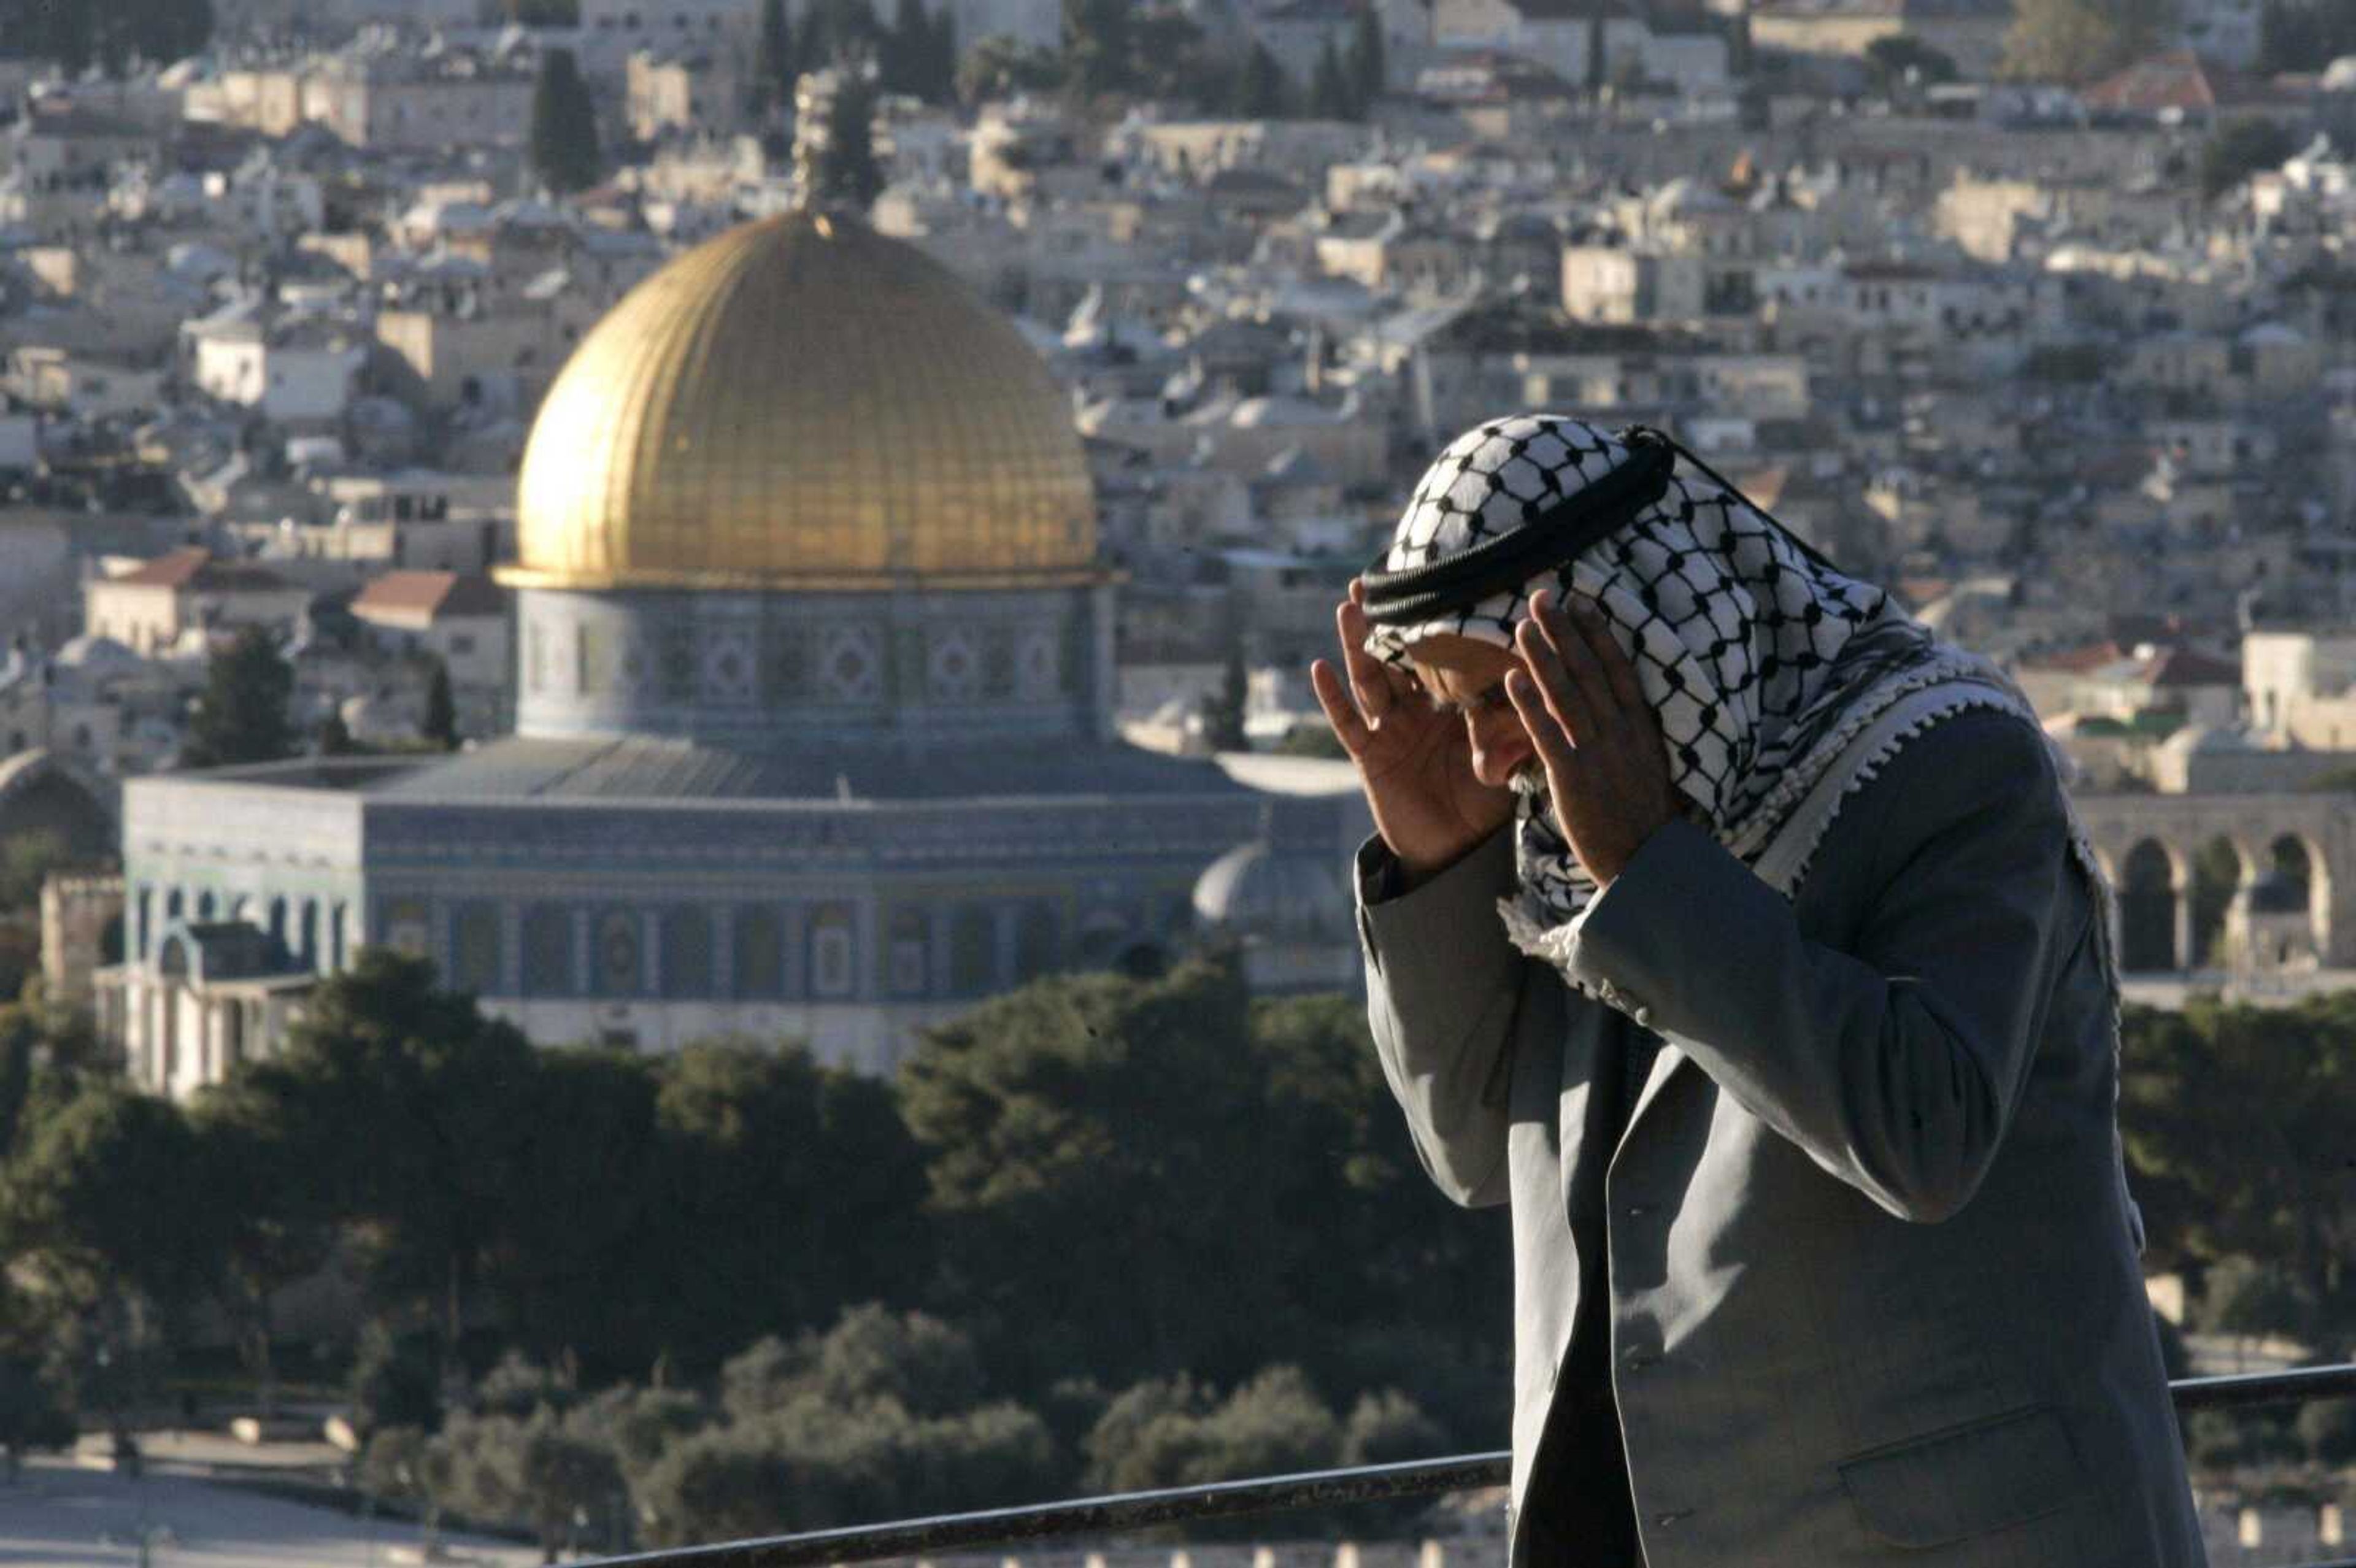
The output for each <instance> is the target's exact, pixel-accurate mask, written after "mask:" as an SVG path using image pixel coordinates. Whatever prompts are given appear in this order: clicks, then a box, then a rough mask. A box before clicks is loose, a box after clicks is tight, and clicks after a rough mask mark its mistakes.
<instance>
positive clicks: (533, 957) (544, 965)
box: [523, 904, 581, 997]
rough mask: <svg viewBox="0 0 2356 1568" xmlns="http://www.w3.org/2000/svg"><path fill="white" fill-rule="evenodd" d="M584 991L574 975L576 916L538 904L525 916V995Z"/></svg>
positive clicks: (553, 994) (533, 995)
mask: <svg viewBox="0 0 2356 1568" xmlns="http://www.w3.org/2000/svg"><path fill="white" fill-rule="evenodd" d="M580 988H581V982H580V980H579V978H578V976H575V975H574V974H573V913H572V912H571V911H570V910H564V909H559V908H557V907H556V906H554V905H552V904H535V905H533V906H532V907H531V908H530V909H528V910H526V911H525V912H524V916H523V994H524V995H525V996H527V997H569V996H572V995H573V994H574V993H575V992H576V991H578V990H579V989H580Z"/></svg>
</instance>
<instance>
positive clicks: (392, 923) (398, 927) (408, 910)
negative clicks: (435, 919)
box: [379, 899, 426, 958]
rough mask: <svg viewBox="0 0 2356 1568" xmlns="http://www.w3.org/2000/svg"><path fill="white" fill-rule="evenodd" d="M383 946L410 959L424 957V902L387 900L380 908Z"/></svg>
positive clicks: (419, 900) (421, 900)
mask: <svg viewBox="0 0 2356 1568" xmlns="http://www.w3.org/2000/svg"><path fill="white" fill-rule="evenodd" d="M379 907H380V910H381V912H382V919H383V922H384V926H383V932H382V937H383V941H384V944H385V945H386V946H388V947H391V948H395V949H398V950H399V951H401V952H402V953H406V954H408V955H410V956H411V957H412V958H423V957H424V956H425V944H426V934H425V920H426V914H425V901H424V900H423V899H387V900H386V901H384V902H383V903H382V904H381V905H380V906H379Z"/></svg>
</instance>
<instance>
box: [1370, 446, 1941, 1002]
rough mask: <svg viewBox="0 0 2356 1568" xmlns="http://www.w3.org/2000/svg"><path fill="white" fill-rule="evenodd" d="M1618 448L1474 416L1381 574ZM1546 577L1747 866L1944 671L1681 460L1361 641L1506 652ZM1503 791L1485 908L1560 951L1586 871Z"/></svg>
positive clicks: (1601, 461) (1498, 519) (1586, 895)
mask: <svg viewBox="0 0 2356 1568" xmlns="http://www.w3.org/2000/svg"><path fill="white" fill-rule="evenodd" d="M1628 456H1629V449H1628V447H1627V446H1626V445H1625V444H1624V443H1622V442H1621V441H1620V440H1618V439H1616V438H1615V437H1613V436H1612V435H1611V434H1609V433H1607V432H1604V431H1602V430H1601V429H1599V428H1598V427H1596V426H1594V425H1591V424H1589V423H1588V422H1586V421H1582V420H1578V419H1573V418H1569V417H1567V416H1563V415H1558V414H1544V413H1528V414H1517V415H1515V416H1512V417H1510V418H1505V419H1498V420H1492V421H1488V422H1487V423H1484V424H1482V425H1479V426H1477V427H1475V428H1474V429H1472V430H1470V431H1467V432H1464V434H1462V436H1460V437H1458V438H1457V439H1456V441H1454V442H1453V443H1451V444H1450V445H1449V447H1448V448H1447V450H1446V451H1444V452H1442V453H1440V456H1439V457H1438V459H1436V460H1435V461H1434V462H1433V463H1432V464H1431V466H1430V469H1429V470H1427V471H1426V473H1425V475H1424V476H1423V480H1422V482H1421V483H1420V484H1419V485H1417V487H1416V492H1415V496H1414V498H1413V499H1412V500H1411V501H1410V502H1409V503H1408V507H1407V511H1406V513H1405V515H1404V516H1403V517H1401V518H1400V519H1399V523H1398V528H1397V530H1396V533H1395V535H1394V537H1393V540H1392V543H1391V548H1390V550H1389V553H1388V554H1387V556H1386V557H1385V558H1384V562H1383V565H1384V568H1385V570H1387V571H1401V570H1404V569H1406V568H1408V567H1415V566H1423V565H1428V564H1430V563H1431V562H1433V561H1437V560H1444V559H1447V558H1449V557H1451V556H1454V555H1456V554H1459V553H1461V552H1462V551H1464V550H1467V549H1472V547H1474V546H1476V545H1479V544H1483V543H1485V542H1487V541H1488V540H1490V539H1494V538H1495V537H1496V536H1497V535H1499V534H1501V533H1505V532H1510V531H1512V530H1513V529H1515V528H1520V527H1522V526H1523V525H1524V523H1526V521H1528V520H1530V519H1532V518H1534V517H1537V516H1538V515H1539V513H1540V512H1541V511H1542V510H1544V509H1546V508H1547V507H1551V506H1553V505H1555V504H1556V503H1557V502H1558V501H1559V500H1561V499H1562V498H1563V497H1566V496H1571V495H1574V494H1576V493H1577V492H1578V491H1579V490H1580V488H1581V487H1582V486H1583V485H1587V484H1589V483H1591V482H1592V481H1593V480H1594V479H1595V478H1596V477H1598V476H1599V475H1602V474H1605V473H1608V472H1609V471H1611V470H1612V468H1613V467H1615V466H1617V465H1618V464H1621V463H1622V462H1624V461H1626V460H1627V458H1628ZM1549 586H1551V587H1555V588H1557V589H1558V591H1562V592H1575V593H1579V594H1583V595H1586V596H1588V597H1590V598H1591V599H1593V600H1594V601H1595V602H1596V603H1597V604H1598V606H1599V608H1600V609H1601V613H1602V614H1603V617H1604V620H1605V622H1606V623H1607V624H1609V625H1610V626H1611V628H1612V634H1613V635H1614V637H1615V638H1616V640H1617V641H1618V642H1619V643H1620V645H1621V646H1622V648H1623V649H1625V650H1626V651H1627V653H1628V654H1629V656H1630V657H1631V659H1632V661H1633V664H1634V665H1635V668H1636V674H1637V677H1638V680H1639V682H1640V683H1641V684H1642V686H1643V688H1644V696H1645V699H1647V701H1649V702H1650V704H1651V705H1652V707H1653V709H1654V711H1655V715H1656V716H1657V717H1658V719H1659V720H1660V725H1661V732H1662V737H1663V740H1664V741H1665V744H1666V746H1667V750H1668V758H1669V768H1670V773H1671V777H1672V779H1673V781H1674V782H1675V783H1676V786H1677V789H1678V791H1679V792H1680V793H1681V794H1682V795H1683V796H1684V797H1685V799H1686V800H1687V802H1689V803H1690V804H1691V806H1692V807H1693V809H1694V810H1695V811H1696V812H1697V814H1698V816H1699V818H1700V820H1702V821H1704V822H1705V823H1707V824H1708V827H1709V828H1710V830H1711V831H1712V832H1713V833H1715V834H1716V836H1717V837H1718V838H1719V841H1720V842H1721V843H1723V844H1725V845H1726V846H1727V848H1729V849H1730V850H1731V851H1732V852H1734V853H1735V854H1736V855H1738V856H1740V857H1741V858H1742V859H1744V860H1745V861H1746V863H1748V862H1752V861H1755V859H1756V858H1757V856H1758V855H1759V853H1760V852H1761V850H1762V849H1763V848H1765V846H1766V845H1767V844H1768V842H1769V841H1770V840H1771V839H1772V837H1774V834H1775V831H1776V829H1777V828H1778V827H1779V826H1781V824H1782V823H1783V820H1784V818H1785V817H1786V816H1788V815H1789V814H1790V812H1791V810H1792V808H1793V807H1794V805H1796V804H1797V803H1798V802H1799V801H1800V799H1801V798H1802V797H1803V796H1804V795H1806V793H1807V791H1808V789H1809V787H1810V786H1811V785H1812V784H1813V783H1814V782H1815V779H1816V777H1817V776H1818V775H1819V774H1820V773H1822V772H1823V771H1824V770H1825V768H1826V767H1827V766H1828V765H1829V764H1830V763H1831V762H1832V760H1833V759H1834V758H1835V757H1836V756H1837V755H1838V753H1839V751H1840V746H1841V743H1842V742H1843V741H1846V740H1847V738H1848V737H1850V736H1851V735H1853V734H1854V733H1856V731H1858V728H1859V727H1860V726H1861V725H1862V724H1863V723H1864V722H1865V721H1867V720H1869V719H1870V718H1871V717H1872V716H1873V714H1874V713H1875V712H1878V711H1879V709H1880V708H1881V707H1883V706H1886V705H1887V703H1888V702H1889V701H1890V700H1894V699H1896V698H1897V697H1898V696H1900V695H1901V694H1902V693H1903V692H1904V691H1906V690H1911V689H1915V688H1919V687H1921V686H1922V685H1926V684H1928V683H1930V682H1931V681H1933V680H1936V679H1942V678H1947V677H1951V676H1952V675H1954V673H1956V668H1957V667H1956V665H1955V662H1954V660H1952V659H1950V658H1948V657H1946V656H1947V655H1949V654H1952V653H1953V652H1954V650H1951V649H1945V648H1943V647H1942V645H1939V644H1938V643H1937V642H1936V641H1935V640H1934V638H1933V635H1932V634H1931V632H1930V630H1929V629H1928V628H1927V627H1925V626H1924V625H1922V623H1921V622H1919V621H1916V620H1915V619H1914V618H1913V617H1912V616H1910V615H1908V614H1907V613H1905V612H1904V611H1903V610H1902V609H1901V608H1900V607H1899V605H1898V604H1897V603H1896V602H1895V601H1893V600H1892V599H1890V596H1889V594H1887V593H1886V592H1883V591H1882V590H1881V589H1879V588H1877V587H1874V586H1872V585H1870V584H1869V583H1865V582H1860V581H1857V580H1856V579H1854V578H1850V577H1847V576H1845V575H1843V574H1842V573H1840V572H1839V571H1837V570H1835V569H1833V568H1832V567H1831V566H1829V565H1827V564H1826V563H1825V562H1824V561H1823V560H1821V559H1820V558H1815V557H1812V556H1811V555H1810V554H1809V553H1808V552H1806V551H1805V550H1804V549H1801V548H1800V547H1799V546H1798V545H1796V544H1795V543H1794V541H1793V539H1791V537H1790V536H1789V535H1787V534H1785V533H1784V532H1783V530H1782V528H1779V527H1778V526H1777V525H1776V524H1775V523H1774V522H1773V521H1772V520H1771V519H1769V518H1768V517H1765V516H1763V515H1762V514H1761V513H1760V512H1759V511H1758V510H1757V509H1755V508H1754V507H1751V505H1750V504H1749V503H1748V502H1747V501H1745V500H1744V499H1743V498H1742V497H1741V496H1739V495H1737V494H1735V493H1734V492H1732V491H1730V490H1728V489H1727V488H1725V487H1723V486H1721V485H1718V484H1716V483H1714V482H1711V481H1707V480H1702V479H1698V478H1696V477H1691V476H1688V475H1685V474H1684V473H1682V472H1680V473H1676V474H1674V475H1672V477H1671V478H1670V481H1669V485H1668V488H1667V490H1666V492H1665V494H1664V495H1663V496H1661V498H1660V500H1659V501H1658V502H1656V503H1655V504H1654V505H1653V506H1651V507H1647V508H1646V509H1644V511H1642V512H1640V513H1639V514H1638V515H1637V516H1636V517H1634V518H1633V520H1632V521H1631V522H1630V523H1629V524H1628V525H1627V526H1625V527H1623V528H1618V529H1615V530H1614V531H1613V532H1612V534H1610V535H1609V536H1607V537H1606V538H1605V539H1602V540H1601V542H1599V543H1597V544H1596V545H1594V546H1592V547H1590V548H1589V549H1587V550H1585V551H1583V552H1582V553H1581V554H1580V555H1579V556H1578V557H1577V558H1576V559H1574V560H1572V561H1571V562H1569V565H1567V566H1558V567H1549V568H1547V569H1546V570H1545V571H1541V572H1539V573H1537V575H1536V576H1533V577H1531V578H1530V579H1529V580H1528V581H1525V582H1523V583H1522V584H1521V585H1520V586H1519V587H1516V588H1512V589H1507V590H1504V591H1501V592H1497V593H1494V594H1492V595H1490V596H1489V597H1487V598H1485V599H1483V600H1482V601H1480V602H1479V603H1476V604H1474V605H1472V606H1471V607H1470V608H1469V609H1465V610H1462V611H1451V612H1448V613H1443V614H1440V616H1438V617H1436V618H1434V619H1431V620H1429V621H1424V622H1420V623H1418V624H1413V625H1407V626H1398V625H1384V626H1377V627H1376V628H1375V630H1374V632H1373V633H1372V635H1369V636H1368V638H1367V639H1366V649H1367V651H1368V652H1369V653H1372V654H1373V655H1375V656H1376V657H1378V658H1381V659H1383V660H1384V661H1386V662H1387V663H1390V664H1393V665H1400V666H1403V665H1405V663H1406V661H1407V654H1408V649H1409V648H1410V647H1412V646H1413V645H1414V644H1416V643H1417V642H1418V641H1419V640H1421V639H1422V638H1424V637H1427V636H1430V635H1435V634H1439V633H1453V634H1455V635H1459V636H1465V637H1472V638H1477V639H1479V640H1481V641H1483V642H1488V643H1494V644H1496V645H1499V646H1502V647H1511V646H1512V645H1513V638H1514V630H1515V627H1516V626H1517V625H1519V624H1520V623H1521V622H1522V621H1523V620H1524V619H1525V618H1526V616H1527V615H1528V613H1529V595H1530V594H1531V592H1534V591H1535V590H1537V589H1539V588H1543V587H1549ZM1515 787H1516V792H1517V795H1518V799H1517V801H1516V804H1515V851H1514V864H1515V873H1516V880H1517V882H1518V884H1519V887H1518V891H1517V893H1516V895H1515V897H1513V898H1510V899H1506V900H1504V901H1500V904H1499V911H1500V913H1501V914H1502V915H1503V916H1504V918H1505V924H1506V928H1507V931H1508V932H1509V933H1511V935H1512V936H1513V939H1514V941H1515V944H1516V945H1517V946H1519V947H1521V948H1522V949H1523V950H1524V951H1526V952H1529V953H1532V954H1534V955H1539V956H1547V957H1558V955H1560V953H1561V951H1562V945H1563V944H1562V942H1561V940H1560V939H1559V938H1554V939H1551V940H1550V939H1549V936H1548V933H1550V932H1552V931H1554V930H1556V929H1557V928H1559V927H1562V926H1564V925H1565V924H1566V923H1573V922H1575V921H1576V920H1577V918H1578V916H1579V915H1580V913H1581V912H1583V911H1584V910H1585V909H1586V908H1587V906H1588V904H1589V902H1590V900H1591V899H1592V898H1593V897H1594V894H1595V884H1594V881H1593V880H1592V879H1590V877H1589V876H1588V875H1587V873H1586V871H1585V870H1584V869H1582V868H1581V867H1580V864H1579V860H1578V858H1577V856H1576V855H1575V854H1574V853H1573V852H1572V851H1571V848H1570V846H1569V841H1568V839H1567V838H1566V837H1565V836H1564V834H1563V832H1562V830H1561V827H1560V825H1559V824H1558V823H1557V822H1556V820H1555V816H1554V805H1553V800H1552V797H1551V795H1549V793H1548V792H1547V789H1546V787H1545V785H1544V783H1543V781H1542V780H1538V781H1530V780H1517V781H1516V786H1515Z"/></svg>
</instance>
